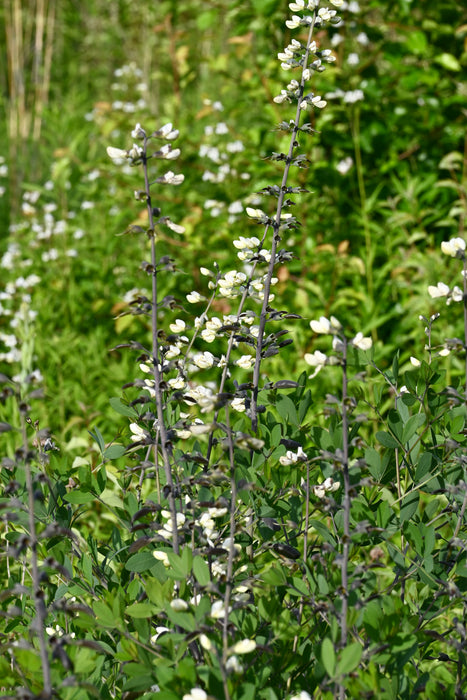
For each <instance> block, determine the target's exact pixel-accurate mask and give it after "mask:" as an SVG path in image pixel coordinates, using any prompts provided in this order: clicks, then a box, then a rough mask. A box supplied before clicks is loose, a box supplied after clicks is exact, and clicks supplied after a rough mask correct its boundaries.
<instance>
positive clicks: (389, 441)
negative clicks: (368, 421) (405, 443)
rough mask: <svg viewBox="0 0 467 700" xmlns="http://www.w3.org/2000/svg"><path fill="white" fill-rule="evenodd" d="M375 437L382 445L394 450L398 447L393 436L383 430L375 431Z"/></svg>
mask: <svg viewBox="0 0 467 700" xmlns="http://www.w3.org/2000/svg"><path fill="white" fill-rule="evenodd" d="M376 439H377V440H378V442H380V443H381V445H383V446H384V447H389V448H390V449H392V450H394V449H395V448H396V447H400V444H399V443H398V442H397V440H395V438H393V436H392V435H391V434H390V433H388V432H386V431H385V430H378V432H377V433H376Z"/></svg>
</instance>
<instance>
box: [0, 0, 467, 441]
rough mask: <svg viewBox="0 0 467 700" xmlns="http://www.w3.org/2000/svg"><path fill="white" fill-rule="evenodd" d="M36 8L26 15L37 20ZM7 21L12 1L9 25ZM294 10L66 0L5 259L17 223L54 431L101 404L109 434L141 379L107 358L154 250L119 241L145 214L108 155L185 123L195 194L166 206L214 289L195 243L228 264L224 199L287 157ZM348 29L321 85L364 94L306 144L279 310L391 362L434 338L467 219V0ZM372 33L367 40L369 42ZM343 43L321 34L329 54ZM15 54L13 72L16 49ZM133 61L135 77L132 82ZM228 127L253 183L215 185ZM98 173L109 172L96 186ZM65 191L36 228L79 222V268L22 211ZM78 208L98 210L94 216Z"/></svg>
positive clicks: (13, 154) (22, 155) (375, 13)
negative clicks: (108, 150)
mask: <svg viewBox="0 0 467 700" xmlns="http://www.w3.org/2000/svg"><path fill="white" fill-rule="evenodd" d="M33 10H34V5H33V3H31V6H30V9H29V12H30V14H31V15H33ZM7 11H8V3H5V5H4V6H3V8H2V12H3V15H4V16H3V19H4V20H5V25H7V19H8V18H7ZM25 11H26V14H27V12H28V10H27V9H26V10H25ZM287 12H288V9H287V3H284V2H277V1H269V2H259V1H258V2H252V3H244V2H228V3H224V2H215V3H214V2H213V3H210V2H206V3H202V5H201V6H199V4H198V3H196V2H194V1H191V0H190V1H187V2H173V3H172V2H164V1H163V2H159V3H155V4H149V3H136V5H135V3H129V2H115V3H86V2H84V3H80V5H79V7H78V6H75V5H69V4H66V3H58V4H57V6H56V19H55V27H54V31H53V61H52V65H51V79H50V95H49V100H48V103H47V105H46V107H45V108H44V111H43V115H42V131H41V135H40V138H39V139H38V140H37V141H33V139H32V138H27V137H25V138H24V139H21V140H15V141H13V140H11V139H9V136H8V132H7V131H4V133H3V135H2V142H3V143H4V151H3V153H4V157H5V158H6V160H7V163H8V167H9V170H8V175H7V176H6V177H4V178H3V183H4V186H5V187H6V192H5V194H4V195H3V197H2V198H1V200H0V207H1V209H0V215H1V217H2V226H1V231H2V234H1V235H2V239H1V240H2V248H3V250H5V249H6V247H7V245H8V242H9V234H8V227H9V225H15V226H16V225H18V223H20V222H21V223H20V232H19V233H14V234H13V235H12V237H11V238H12V239H13V240H18V241H19V244H20V247H21V256H22V257H23V258H27V257H28V256H29V253H30V250H31V249H34V248H36V247H37V255H36V259H35V261H34V268H35V271H36V272H37V274H39V276H40V277H41V284H40V288H38V289H35V290H34V292H33V300H32V308H36V309H37V310H38V311H39V318H38V321H37V324H36V334H37V342H36V348H35V352H36V355H37V365H38V366H39V367H40V368H41V369H42V371H43V373H44V374H45V375H46V384H47V394H48V398H49V400H48V401H47V402H46V403H47V405H48V406H49V408H48V415H47V423H48V424H49V425H50V426H51V428H52V429H53V431H57V430H59V431H62V430H63V429H64V427H65V426H67V427H68V426H69V425H70V423H69V421H72V422H74V421H75V420H76V419H77V418H79V419H80V420H81V421H83V422H85V420H86V419H85V415H84V414H85V413H88V414H89V409H91V410H92V411H93V412H95V411H97V412H98V413H99V414H102V415H101V422H102V425H103V426H106V428H108V427H109V413H108V411H107V394H108V393H109V390H111V389H112V388H113V389H114V390H115V387H116V385H118V382H119V381H122V382H123V381H125V378H126V377H127V376H128V371H129V367H128V360H127V359H126V358H124V357H122V356H121V355H120V354H118V353H116V354H113V355H108V349H109V348H110V347H113V346H114V345H115V344H116V343H115V340H116V330H117V331H118V332H119V333H120V334H121V333H122V326H121V325H119V324H118V323H117V328H116V327H115V324H114V322H113V320H112V316H113V315H114V314H115V311H116V310H118V309H116V307H117V306H118V303H119V302H120V301H121V298H122V296H123V294H124V293H125V292H126V291H128V290H129V289H131V288H133V287H141V286H143V279H142V274H141V273H139V274H138V272H137V267H138V264H139V262H140V259H141V252H140V242H139V241H134V240H132V239H129V238H119V237H117V234H118V233H121V232H122V231H124V230H125V229H126V227H127V225H128V223H129V222H130V221H132V220H133V218H134V216H135V214H134V209H133V201H132V188H134V182H133V181H132V180H131V178H128V177H124V176H121V181H117V182H115V181H114V176H113V173H112V174H111V164H109V163H108V162H107V160H106V155H105V147H106V146H107V145H109V144H116V145H121V146H122V147H123V146H126V145H128V140H129V137H128V133H129V131H130V130H131V128H133V126H134V122H135V121H137V120H138V121H144V122H145V123H146V122H147V121H149V122H151V123H153V124H154V125H157V124H160V123H163V122H164V120H166V121H167V120H170V121H173V122H174V123H175V124H176V125H177V128H179V129H180V131H181V134H182V138H183V149H182V150H183V155H182V157H183V161H182V164H181V165H182V170H183V172H185V174H186V183H185V185H184V187H183V189H180V190H179V191H177V197H176V200H175V201H174V202H173V203H171V204H170V205H169V214H170V207H171V208H172V210H173V212H174V213H175V212H176V214H177V217H178V219H180V217H182V218H183V223H184V224H185V226H187V229H188V234H187V236H186V237H184V238H183V240H177V241H176V242H175V243H174V245H172V246H171V245H170V242H169V241H168V242H167V244H168V246H167V249H168V251H169V252H170V254H171V255H174V254H176V257H177V264H178V265H179V267H180V268H181V269H182V270H183V271H184V272H185V273H186V277H185V278H184V277H183V276H182V278H178V279H177V285H179V287H183V285H184V284H186V286H187V290H188V288H189V287H190V285H191V279H194V282H195V283H198V282H199V272H198V264H197V265H196V266H194V265H193V262H192V261H193V252H194V251H197V253H196V262H197V263H198V262H200V263H201V262H202V260H199V251H209V254H208V255H207V256H206V260H205V263H206V264H207V263H210V262H211V261H212V259H213V258H214V259H216V260H219V262H221V263H222V264H223V265H225V266H226V267H227V266H228V265H229V260H228V258H226V256H228V255H229V254H230V253H229V252H228V251H230V250H231V248H229V247H227V246H226V245H225V244H226V243H227V242H228V241H229V240H231V239H232V236H233V235H234V234H235V233H236V232H235V229H237V230H239V231H240V230H242V229H243V228H244V226H245V223H244V221H242V220H241V219H240V220H238V219H237V221H236V222H235V225H234V226H233V227H228V226H227V223H226V218H227V217H226V207H227V206H228V205H229V203H231V202H232V201H236V200H241V201H243V202H245V201H246V200H247V199H248V198H249V197H251V195H252V194H253V192H255V191H258V190H259V189H261V187H263V186H265V185H267V184H270V183H271V182H273V181H274V179H275V177H276V174H277V166H273V165H271V164H269V163H268V161H265V160H264V159H265V157H266V156H267V155H268V154H269V153H270V152H271V151H273V150H275V151H279V150H280V144H281V137H280V135H279V133H278V132H276V131H274V125H275V124H277V123H278V122H279V121H280V120H282V119H283V118H287V117H286V115H285V114H284V112H285V110H284V109H283V108H279V106H277V105H274V103H273V102H272V97H273V96H274V95H275V94H277V93H278V92H279V91H280V89H281V88H282V87H283V86H284V74H283V72H282V74H281V71H280V68H279V65H278V62H277V59H276V58H275V54H276V53H277V51H280V50H281V49H282V46H283V45H285V44H286V43H287V41H288V39H289V35H290V32H289V30H287V29H286V28H285V27H284V17H285V16H286V15H287ZM337 32H338V33H339V34H340V35H341V36H342V37H343V41H341V43H339V44H338V45H337V47H336V53H337V56H338V63H337V67H336V69H334V70H332V71H327V72H326V74H324V75H323V76H322V78H320V79H319V80H318V85H317V86H316V92H317V93H318V94H319V93H320V92H323V93H330V92H331V93H332V92H336V91H337V90H341V91H344V92H349V91H352V90H358V89H363V92H364V100H363V101H359V102H356V103H354V104H345V103H344V102H343V99H342V97H341V98H340V99H334V100H332V99H331V100H329V104H328V107H327V109H326V110H325V111H324V113H323V115H322V116H321V117H320V119H319V123H318V124H317V125H316V126H317V128H318V130H319V132H320V133H319V134H317V135H316V136H315V137H314V138H313V139H310V140H309V142H308V143H307V144H306V146H305V147H306V149H307V156H308V157H309V159H310V167H309V168H308V169H306V170H304V171H302V172H300V173H299V174H298V180H299V182H298V183H297V184H301V185H304V186H305V185H306V186H308V187H309V188H310V189H312V190H313V195H312V196H311V197H310V196H303V197H302V201H301V202H300V207H301V210H302V212H303V213H302V223H303V225H302V227H301V229H300V231H298V232H297V234H296V236H294V240H293V241H291V243H293V246H294V250H295V251H296V253H297V259H296V261H295V263H294V264H293V265H292V266H291V268H290V269H289V270H287V272H285V270H284V271H283V272H284V275H287V277H284V279H283V280H281V281H282V282H283V283H282V284H281V291H282V293H283V299H284V304H285V305H286V306H287V307H289V308H293V310H294V311H295V312H297V313H301V314H302V315H303V316H304V317H305V318H311V317H313V316H314V315H316V314H317V313H322V312H324V313H330V312H333V313H336V314H337V315H339V314H340V317H343V320H344V321H345V320H346V318H348V319H349V320H351V321H352V324H353V326H354V327H355V329H356V330H362V331H363V332H365V333H366V332H369V331H371V332H372V334H373V338H374V340H377V339H379V340H380V341H381V342H380V345H379V356H380V357H383V356H385V357H387V358H391V357H392V355H393V353H394V350H395V349H401V350H402V352H403V357H408V356H409V355H410V354H413V353H414V352H416V351H417V349H419V348H420V349H421V345H422V343H423V329H422V328H421V327H420V325H419V323H418V321H417V318H418V315H419V314H420V313H422V312H423V313H424V314H426V313H429V311H430V309H429V302H428V300H427V299H426V298H425V296H424V290H425V289H426V285H427V284H428V283H431V282H433V278H434V275H435V270H436V268H437V267H438V266H439V264H440V263H439V260H438V258H437V250H438V248H439V243H440V242H441V240H442V239H443V238H447V237H449V236H452V235H455V234H456V232H458V231H459V228H462V226H463V223H462V222H459V218H458V217H455V216H453V205H454V204H455V202H456V200H457V199H458V197H459V192H458V189H456V187H457V185H456V183H455V182H451V184H449V182H447V181H448V180H452V177H451V176H452V175H453V174H454V173H453V172H452V171H451V173H450V172H449V170H446V169H442V170H441V169H440V163H441V162H442V160H443V158H445V157H446V156H447V155H448V154H449V153H451V152H453V151H458V152H459V153H461V154H462V153H463V152H464V141H465V114H464V112H463V109H464V105H465V96H466V95H465V91H466V87H465V81H464V80H463V66H464V65H465V49H464V45H465V16H464V14H463V10H462V7H461V6H460V5H459V3H456V2H446V3H442V6H440V5H439V3H417V2H412V3H407V2H400V3H378V2H363V3H361V4H360V9H359V11H358V12H348V13H347V16H346V17H345V25H344V27H342V28H339V29H338V30H337V29H336V30H331V32H330V33H331V35H332V34H336V33H337ZM362 33H365V34H366V36H367V37H368V43H367V44H366V45H362V44H359V43H358V37H359V35H361V34H362ZM330 39H332V36H331V37H328V36H325V35H323V36H321V37H319V40H320V41H322V42H323V45H324V43H326V42H328V41H329V40H330ZM3 40H4V39H3ZM1 51H2V55H3V61H4V63H5V64H6V46H5V44H3V47H2V48H1ZM351 53H357V54H358V56H359V59H358V64H357V65H355V66H350V65H349V63H348V60H347V59H348V56H349V54H351ZM32 61H33V56H32V55H31V53H28V52H27V51H26V49H25V59H24V64H23V68H24V74H23V79H24V84H25V89H26V95H27V102H28V103H29V105H28V106H29V108H30V111H31V112H34V104H33V101H32V98H31V95H32V94H33V87H34V86H33V85H31V71H32V69H31V66H32ZM124 66H127V69H126V74H125V69H124V71H123V72H124V75H123V76H122V77H121V78H116V77H115V75H114V72H115V71H116V70H117V71H118V70H119V69H122V67H124ZM128 66H130V68H128ZM132 68H133V69H134V68H137V70H138V71H140V74H139V75H138V76H134V75H133V74H132ZM7 77H8V76H7V73H2V77H1V79H2V80H3V85H2V91H1V92H2V95H3V98H2V103H1V108H2V112H3V116H4V119H2V123H3V124H4V125H7V124H8V119H7V117H8V116H9V115H10V114H11V113H12V112H14V111H15V108H16V106H15V104H14V103H12V102H11V101H9V100H8V94H9V88H8V80H7ZM141 84H144V88H143V89H142V90H138V89H137V86H138V85H141ZM141 99H142V100H143V102H141ZM138 100H140V102H139V103H138ZM205 100H211V102H215V101H220V102H221V103H222V105H223V111H222V112H218V113H216V112H215V111H213V110H212V109H210V108H209V107H208V106H206V104H205ZM138 104H139V105H140V106H141V108H140V107H139V106H138ZM252 105H254V107H253V110H254V112H253V113H254V117H255V118H254V119H252V118H251V117H252ZM126 109H127V110H131V111H125V110H126ZM214 117H216V118H219V119H222V120H223V121H225V122H226V124H227V126H228V129H229V135H228V137H227V138H226V137H221V136H219V137H218V138H217V144H218V145H219V146H220V147H221V149H222V147H224V149H225V144H226V142H228V141H229V140H233V139H240V140H241V141H242V142H243V145H244V147H245V150H244V151H242V152H240V153H234V154H232V155H231V156H230V163H231V167H232V168H235V169H236V170H237V172H238V173H242V172H244V173H247V174H248V176H249V178H250V179H249V180H243V179H241V178H239V177H238V176H237V177H235V176H232V175H228V176H227V177H226V179H225V180H224V181H223V182H219V183H217V184H212V183H210V182H205V181H202V175H203V172H204V170H205V169H206V168H207V167H208V166H209V165H212V164H210V163H209V161H208V162H206V161H207V159H206V158H200V156H199V146H200V144H201V143H203V142H204V143H206V142H207V141H208V140H209V139H207V138H206V136H205V135H204V129H205V127H206V126H207V125H209V124H212V122H213V118H214ZM211 142H212V139H211ZM217 144H216V143H214V145H217ZM347 157H351V158H353V161H354V166H353V168H352V169H351V171H350V172H349V173H348V174H347V175H345V176H342V175H341V174H339V172H338V171H337V170H336V165H337V164H338V163H339V162H340V161H342V160H343V159H344V158H347ZM96 169H97V170H98V171H99V176H98V177H97V178H96V179H95V180H92V181H91V182H90V181H89V179H88V176H89V173H92V172H93V171H94V170H96ZM455 175H456V176H459V173H458V172H457V173H455ZM50 179H51V180H52V181H53V183H54V189H53V191H50V192H47V191H44V190H43V189H42V192H43V194H42V196H41V198H40V199H39V202H38V207H37V210H38V211H37V218H38V219H39V221H41V216H42V212H41V208H42V207H43V205H44V204H46V203H47V202H54V203H56V204H57V210H56V212H54V214H53V216H54V218H55V219H56V220H59V219H61V218H64V219H65V220H67V221H68V226H67V230H68V233H67V237H68V238H67V244H71V242H72V240H73V239H72V235H73V231H74V230H76V229H77V228H80V229H83V230H84V231H85V236H84V237H83V239H81V240H80V241H79V243H78V244H77V246H76V247H77V251H78V253H79V255H78V257H77V258H76V260H73V259H64V257H63V255H61V256H60V257H59V259H58V260H55V261H49V262H47V264H43V263H41V260H40V259H38V258H40V254H41V253H42V252H43V251H45V250H46V249H47V246H52V245H54V244H55V242H56V241H55V239H54V238H52V240H51V241H49V242H47V241H43V242H42V243H40V242H38V241H37V239H36V237H35V235H34V233H33V232H31V221H32V219H34V218H36V217H35V216H31V215H28V217H26V219H25V218H22V217H21V216H20V213H19V212H20V204H21V196H22V195H21V193H22V192H23V191H24V190H28V189H35V188H36V187H39V188H43V186H44V184H45V182H46V181H47V180H50ZM112 193H113V194H112ZM206 199H211V200H212V199H215V200H217V201H220V202H221V203H223V204H224V210H223V213H222V214H221V215H220V216H218V217H211V216H210V213H209V210H206V208H205V202H206ZM83 201H84V202H89V201H90V202H91V203H92V205H93V209H89V210H84V211H83V209H82V203H83ZM110 212H113V213H112V214H111V213H110ZM71 216H73V217H74V218H72V219H70V217H71ZM63 238H64V237H62V238H61V241H60V245H61V246H64V248H63V250H64V249H65V243H64V240H63ZM130 260H133V261H134V263H133V264H130V265H129V264H128V261H130ZM289 276H290V277H289ZM180 291H181V290H180ZM138 322H139V321H138V319H133V322H132V323H133V324H135V327H137V326H138ZM132 332H133V329H131V331H130V334H131V333H132ZM307 336H308V334H307V331H306V327H305V328H300V329H297V331H296V339H297V343H298V349H299V352H298V356H300V354H301V352H300V350H304V349H306V348H307V347H308V345H309V338H308V337H307ZM287 366H290V358H288V359H287ZM283 369H284V368H283V367H282V368H280V369H278V371H279V372H282V371H283ZM44 370H46V371H44ZM84 406H85V407H86V409H85V410H84Z"/></svg>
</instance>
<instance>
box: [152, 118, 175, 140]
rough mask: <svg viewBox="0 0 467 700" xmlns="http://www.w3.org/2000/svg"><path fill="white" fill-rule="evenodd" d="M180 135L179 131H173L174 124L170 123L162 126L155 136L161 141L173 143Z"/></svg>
mask: <svg viewBox="0 0 467 700" xmlns="http://www.w3.org/2000/svg"><path fill="white" fill-rule="evenodd" d="M178 134H179V131H178V129H172V124H171V123H170V122H168V123H167V124H164V126H161V128H160V129H159V130H158V131H156V134H155V135H156V136H158V137H159V138H161V139H167V140H168V141H173V140H174V139H176V138H177V137H178Z"/></svg>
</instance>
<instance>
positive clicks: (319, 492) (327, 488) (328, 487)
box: [313, 477, 340, 498]
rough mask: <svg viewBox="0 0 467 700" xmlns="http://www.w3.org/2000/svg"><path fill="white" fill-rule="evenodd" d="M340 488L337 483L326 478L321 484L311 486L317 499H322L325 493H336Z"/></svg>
mask: <svg viewBox="0 0 467 700" xmlns="http://www.w3.org/2000/svg"><path fill="white" fill-rule="evenodd" d="M339 487H340V482H339V481H334V479H332V478H331V477H328V478H327V479H326V480H325V481H323V483H322V484H318V485H317V486H313V493H314V494H315V496H317V498H324V497H325V495H326V493H327V492H331V493H332V492H333V491H337V489H338V488H339Z"/></svg>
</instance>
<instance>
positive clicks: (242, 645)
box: [232, 639, 256, 654]
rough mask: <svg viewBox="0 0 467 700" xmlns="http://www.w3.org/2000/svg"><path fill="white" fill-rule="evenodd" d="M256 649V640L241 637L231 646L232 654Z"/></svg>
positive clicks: (248, 652)
mask: <svg viewBox="0 0 467 700" xmlns="http://www.w3.org/2000/svg"><path fill="white" fill-rule="evenodd" d="M255 649H256V642H255V640H254V639H242V640H241V641H240V642H237V643H236V644H234V646H233V647H232V652H233V653H234V654H250V653H251V652H252V651H254V650H255Z"/></svg>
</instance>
